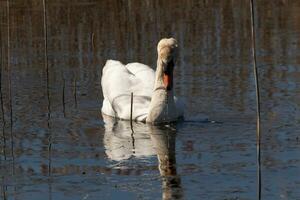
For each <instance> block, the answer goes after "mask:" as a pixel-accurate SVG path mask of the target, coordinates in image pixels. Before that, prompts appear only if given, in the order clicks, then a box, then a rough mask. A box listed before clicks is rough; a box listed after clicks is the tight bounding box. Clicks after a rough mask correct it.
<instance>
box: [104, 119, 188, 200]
mask: <svg viewBox="0 0 300 200" xmlns="http://www.w3.org/2000/svg"><path fill="white" fill-rule="evenodd" d="M103 119H104V122H105V134H104V139H103V140H104V141H103V143H104V146H105V153H106V155H107V157H108V158H109V159H110V160H113V161H119V162H121V161H126V160H128V159H131V158H133V157H135V158H145V157H149V156H153V155H157V158H158V169H159V172H160V175H161V177H162V198H163V199H181V198H182V197H183V190H182V187H181V179H180V176H179V175H178V174H177V169H176V154H175V152H176V151H175V149H176V148H175V143H176V129H173V128H170V127H165V126H152V125H147V124H144V123H134V124H133V129H134V134H133V135H132V131H131V126H130V122H128V121H121V120H116V119H113V118H111V117H107V116H103ZM119 166H120V165H119ZM125 167H126V166H125Z"/></svg>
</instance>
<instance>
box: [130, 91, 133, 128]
mask: <svg viewBox="0 0 300 200" xmlns="http://www.w3.org/2000/svg"><path fill="white" fill-rule="evenodd" d="M132 111H133V92H131V98H130V127H131V128H132Z"/></svg>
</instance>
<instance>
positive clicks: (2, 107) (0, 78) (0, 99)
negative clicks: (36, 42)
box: [0, 37, 6, 160]
mask: <svg viewBox="0 0 300 200" xmlns="http://www.w3.org/2000/svg"><path fill="white" fill-rule="evenodd" d="M1 44H2V37H1ZM0 49H1V69H0V104H1V117H2V142H3V146H2V148H3V154H4V160H6V137H5V127H6V121H5V115H4V103H3V92H2V70H3V68H4V54H3V51H2V47H1V48H0Z"/></svg>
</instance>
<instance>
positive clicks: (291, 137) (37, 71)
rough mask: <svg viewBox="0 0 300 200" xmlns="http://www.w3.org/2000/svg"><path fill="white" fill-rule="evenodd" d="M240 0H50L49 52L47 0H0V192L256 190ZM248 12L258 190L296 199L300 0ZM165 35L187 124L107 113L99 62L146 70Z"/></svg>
mask: <svg viewBox="0 0 300 200" xmlns="http://www.w3.org/2000/svg"><path fill="white" fill-rule="evenodd" d="M180 2H181V3H180ZM246 2H247V1H230V0H225V1H207V0H204V1H199V0H195V1H185V3H183V2H182V1H171V0H164V1H156V0H144V1H140V0H130V1H129V0H128V1H125V0H121V1H110V0H102V1H94V0H86V1H83V0H76V1H72V2H71V1H61V0H53V1H52V0H51V1H49V2H47V5H46V7H47V12H46V14H47V20H46V23H47V25H46V26H47V51H46V52H45V39H46V38H45V34H44V33H45V32H44V13H43V4H42V1H37V0H28V1H18V0H13V1H9V18H8V8H7V2H6V1H0V41H1V42H0V44H1V52H0V55H1V97H2V101H1V105H3V106H1V116H0V117H1V122H0V126H1V127H0V130H1V163H0V169H1V171H0V185H1V198H2V199H20V200H21V199H22V200H25V199H30V200H31V199H33V200H35V199H63V200H66V199H120V198H122V199H172V198H173V199H176V198H177V199H220V200H221V199H222V200H223V199H257V196H256V190H257V181H256V175H257V171H256V168H257V166H256V146H255V144H256V132H255V129H256V125H255V122H256V121H255V120H256V119H255V91H254V81H253V80H254V79H253V71H252V61H251V48H250V47H251V43H250V42H251V40H250V13H249V6H248V3H246ZM256 8H257V9H256V11H257V15H256V21H255V22H256V36H257V48H258V50H257V53H258V67H259V80H260V84H261V85H260V87H261V93H262V103H261V106H262V166H261V167H262V199H272V200H273V199H300V190H299V188H300V158H299V155H300V138H299V137H300V103H299V102H300V37H299V35H300V2H299V1H297V0H290V1H288V0H275V1H267V0H263V1H259V3H258V4H257V5H256ZM8 19H9V20H8ZM8 22H9V24H8ZM8 34H9V37H8ZM169 36H173V37H175V38H176V39H177V40H178V42H179V49H180V52H179V59H178V65H177V66H176V69H175V90H176V94H177V96H179V97H182V98H184V99H185V100H186V102H187V105H186V121H185V122H181V123H178V124H173V125H171V126H170V127H154V126H147V125H145V124H139V123H136V124H134V127H133V129H134V134H133V135H132V134H131V133H132V132H131V129H130V124H128V123H126V122H114V121H112V120H111V119H103V117H102V116H101V113H100V108H101V104H102V98H103V97H102V93H101V85H100V79H101V73H102V72H101V70H102V66H103V64H104V63H105V61H106V59H109V58H113V59H117V60H120V61H122V62H124V63H127V62H132V61H138V62H142V63H145V64H148V65H150V66H152V67H153V68H155V63H156V44H157V42H158V41H159V39H160V38H162V37H169ZM45 53H47V57H46V56H45ZM47 69H48V72H49V74H48V78H47ZM11 111H12V112H11ZM206 119H208V121H205V120H206ZM211 121H215V123H213V122H211Z"/></svg>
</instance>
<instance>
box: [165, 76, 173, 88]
mask: <svg viewBox="0 0 300 200" xmlns="http://www.w3.org/2000/svg"><path fill="white" fill-rule="evenodd" d="M164 85H165V88H166V89H167V90H171V89H172V88H173V72H172V73H170V74H164Z"/></svg>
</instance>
